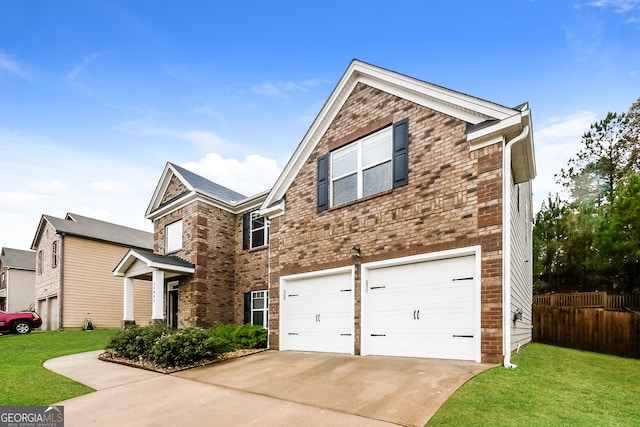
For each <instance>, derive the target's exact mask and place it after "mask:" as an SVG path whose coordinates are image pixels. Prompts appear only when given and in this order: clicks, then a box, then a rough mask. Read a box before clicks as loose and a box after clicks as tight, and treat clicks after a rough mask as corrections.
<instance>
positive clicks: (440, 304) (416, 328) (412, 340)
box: [362, 256, 477, 360]
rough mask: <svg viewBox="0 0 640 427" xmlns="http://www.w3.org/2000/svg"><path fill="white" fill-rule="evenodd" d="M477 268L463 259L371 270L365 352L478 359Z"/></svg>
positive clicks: (472, 261)
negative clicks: (476, 353) (475, 275)
mask: <svg viewBox="0 0 640 427" xmlns="http://www.w3.org/2000/svg"><path fill="white" fill-rule="evenodd" d="M475 268H476V266H475V256H461V257H457V258H448V259H439V260H433V261H419V262H413V263H410V264H409V263H408V264H401V263H398V264H397V265H390V266H385V267H379V268H371V269H369V270H367V274H366V275H365V276H366V277H365V280H366V283H365V284H364V287H363V337H362V339H363V349H364V352H365V353H366V354H379V355H398V356H412V357H437V358H453V359H471V360H473V359H475V349H476V343H477V337H475V334H476V322H477V320H476V317H477V316H476V301H475V300H476V292H475V290H476V278H475V277H474V274H475ZM365 325H366V326H365Z"/></svg>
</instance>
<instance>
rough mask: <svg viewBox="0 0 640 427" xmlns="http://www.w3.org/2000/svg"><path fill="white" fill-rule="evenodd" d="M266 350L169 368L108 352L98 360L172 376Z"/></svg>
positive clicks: (224, 356)
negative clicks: (175, 373)
mask: <svg viewBox="0 0 640 427" xmlns="http://www.w3.org/2000/svg"><path fill="white" fill-rule="evenodd" d="M265 350H266V349H265V348H258V349H249V350H236V351H230V352H228V353H222V354H219V355H218V356H217V357H216V358H214V359H205V360H200V361H198V362H195V363H192V364H190V365H186V366H168V367H162V366H158V365H156V364H155V363H153V362H150V361H148V360H142V359H140V360H134V359H125V358H123V357H118V356H117V355H115V354H114V353H112V352H110V351H108V350H107V351H105V352H104V353H102V354H100V355H99V356H98V359H100V360H102V361H104V362H112V363H119V364H120V365H126V366H131V367H133V368H140V369H146V370H148V371H154V372H159V373H161V374H172V373H174V372H178V371H184V370H187V369H193V368H199V367H202V366H207V365H211V364H213V363H218V362H222V361H224V360H230V359H237V358H238V357H244V356H249V355H250V354H255V353H260V352H262V351H265Z"/></svg>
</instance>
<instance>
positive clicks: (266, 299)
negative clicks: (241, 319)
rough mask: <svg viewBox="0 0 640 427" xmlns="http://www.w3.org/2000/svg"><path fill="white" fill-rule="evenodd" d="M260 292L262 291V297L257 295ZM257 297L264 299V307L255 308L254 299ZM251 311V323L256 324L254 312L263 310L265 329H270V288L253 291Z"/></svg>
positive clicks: (263, 325)
mask: <svg viewBox="0 0 640 427" xmlns="http://www.w3.org/2000/svg"><path fill="white" fill-rule="evenodd" d="M259 293H262V294H263V295H262V298H256V297H255V296H256V295H258V294H259ZM255 299H264V307H262V308H254V307H253V301H254V300H255ZM249 311H250V313H251V315H250V318H251V324H252V325H255V323H253V313H254V312H262V327H263V328H264V329H267V330H269V290H268V289H263V290H260V291H251V307H250V308H249Z"/></svg>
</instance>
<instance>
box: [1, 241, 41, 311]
mask: <svg viewBox="0 0 640 427" xmlns="http://www.w3.org/2000/svg"><path fill="white" fill-rule="evenodd" d="M35 271H36V253H35V252H33V251H24V250H20V249H11V248H2V251H1V252H0V310H3V311H7V312H12V311H24V310H29V309H30V308H33V302H34V295H35V280H36V278H35Z"/></svg>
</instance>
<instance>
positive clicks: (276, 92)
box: [251, 79, 325, 98]
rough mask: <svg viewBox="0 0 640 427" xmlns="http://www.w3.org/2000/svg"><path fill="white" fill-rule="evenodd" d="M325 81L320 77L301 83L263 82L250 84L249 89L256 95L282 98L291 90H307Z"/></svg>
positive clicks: (291, 91)
mask: <svg viewBox="0 0 640 427" xmlns="http://www.w3.org/2000/svg"><path fill="white" fill-rule="evenodd" d="M324 83H325V81H324V80H322V79H309V80H305V81H303V82H301V83H295V82H265V83H261V84H259V85H254V86H251V90H252V91H253V92H254V93H257V94H258V95H265V96H271V97H274V98H282V97H284V96H286V95H287V94H289V93H293V92H308V91H309V89H310V88H311V87H315V86H320V85H322V84H324Z"/></svg>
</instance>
